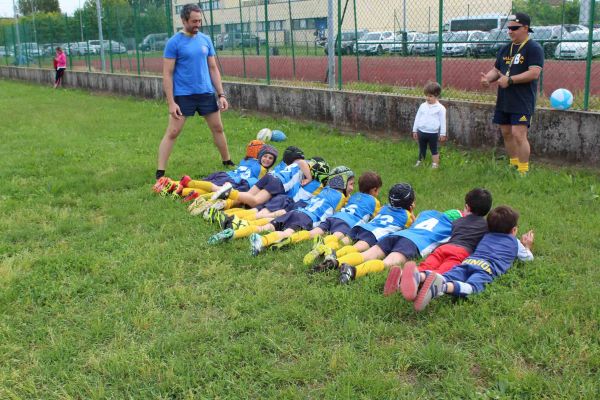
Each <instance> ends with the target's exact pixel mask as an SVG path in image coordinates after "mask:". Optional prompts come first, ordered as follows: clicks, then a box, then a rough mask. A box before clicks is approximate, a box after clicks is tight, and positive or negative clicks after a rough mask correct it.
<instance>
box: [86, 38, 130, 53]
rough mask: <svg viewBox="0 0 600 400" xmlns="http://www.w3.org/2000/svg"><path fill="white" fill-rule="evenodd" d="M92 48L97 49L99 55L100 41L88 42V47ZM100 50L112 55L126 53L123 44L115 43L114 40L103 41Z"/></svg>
mask: <svg viewBox="0 0 600 400" xmlns="http://www.w3.org/2000/svg"><path fill="white" fill-rule="evenodd" d="M92 46H93V47H94V49H97V51H98V53H100V41H99V40H90V47H92ZM102 48H103V49H104V51H105V52H109V51H110V52H112V53H127V48H126V47H125V45H124V44H123V43H119V42H116V41H114V40H110V41H109V40H103V41H102Z"/></svg>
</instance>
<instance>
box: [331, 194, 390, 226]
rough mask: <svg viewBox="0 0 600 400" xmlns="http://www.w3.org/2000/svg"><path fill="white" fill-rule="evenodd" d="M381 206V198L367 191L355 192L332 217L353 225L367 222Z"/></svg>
mask: <svg viewBox="0 0 600 400" xmlns="http://www.w3.org/2000/svg"><path fill="white" fill-rule="evenodd" d="M379 207H380V204H379V200H377V199H376V198H375V197H373V196H371V195H370V194H367V193H354V194H353V195H352V196H350V198H349V199H348V202H347V203H346V205H345V206H344V208H342V209H341V210H340V211H338V212H336V213H335V214H333V215H332V216H331V218H337V219H341V220H342V221H344V222H345V223H346V224H348V226H349V227H351V228H352V227H353V226H354V225H356V224H358V223H359V222H367V221H368V220H370V219H371V217H373V215H375V214H376V213H377V211H378V209H379Z"/></svg>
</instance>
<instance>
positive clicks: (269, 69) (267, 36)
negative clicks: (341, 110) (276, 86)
mask: <svg viewBox="0 0 600 400" xmlns="http://www.w3.org/2000/svg"><path fill="white" fill-rule="evenodd" d="M263 26H264V28H265V41H266V43H267V55H266V57H267V59H266V62H267V85H270V84H271V60H270V59H269V53H270V52H271V48H270V45H269V2H268V1H265V22H264V24H263Z"/></svg>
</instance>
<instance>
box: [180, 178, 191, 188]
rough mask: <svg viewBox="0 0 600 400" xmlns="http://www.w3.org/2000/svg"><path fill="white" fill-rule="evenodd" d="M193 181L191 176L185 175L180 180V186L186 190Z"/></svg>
mask: <svg viewBox="0 0 600 400" xmlns="http://www.w3.org/2000/svg"><path fill="white" fill-rule="evenodd" d="M191 180H192V178H190V176H189V175H184V176H182V177H181V179H180V180H179V184H180V185H181V186H183V187H184V188H186V187H187V186H188V184H189V183H190V181H191Z"/></svg>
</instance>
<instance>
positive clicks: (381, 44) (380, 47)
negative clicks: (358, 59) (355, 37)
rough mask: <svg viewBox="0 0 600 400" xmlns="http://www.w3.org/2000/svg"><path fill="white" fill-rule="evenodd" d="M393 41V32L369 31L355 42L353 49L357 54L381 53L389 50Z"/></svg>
mask: <svg viewBox="0 0 600 400" xmlns="http://www.w3.org/2000/svg"><path fill="white" fill-rule="evenodd" d="M393 43H394V33H393V32H390V31H381V32H369V33H367V34H366V35H364V36H363V37H362V38H361V39H360V40H359V41H357V42H356V44H355V49H356V51H357V52H358V53H359V54H361V53H362V54H377V55H381V54H383V53H385V52H389V51H390V48H391V47H392V44H393Z"/></svg>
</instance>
